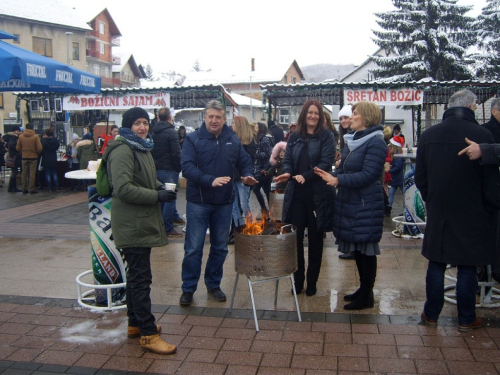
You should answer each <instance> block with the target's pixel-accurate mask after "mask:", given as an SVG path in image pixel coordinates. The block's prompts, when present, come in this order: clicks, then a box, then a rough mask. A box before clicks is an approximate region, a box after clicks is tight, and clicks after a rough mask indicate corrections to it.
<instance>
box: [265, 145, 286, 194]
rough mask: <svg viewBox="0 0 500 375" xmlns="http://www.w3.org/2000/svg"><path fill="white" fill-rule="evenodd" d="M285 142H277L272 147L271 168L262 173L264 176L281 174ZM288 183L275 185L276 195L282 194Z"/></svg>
mask: <svg viewBox="0 0 500 375" xmlns="http://www.w3.org/2000/svg"><path fill="white" fill-rule="evenodd" d="M285 150H286V142H278V143H276V145H275V146H274V147H273V151H272V153H271V158H270V159H269V162H270V163H271V168H269V169H268V170H267V171H262V174H263V175H264V176H269V177H275V176H280V175H282V174H283V159H284V157H285ZM287 184H288V181H285V182H280V183H278V184H277V185H276V191H277V192H278V193H284V192H285V190H286V185H287Z"/></svg>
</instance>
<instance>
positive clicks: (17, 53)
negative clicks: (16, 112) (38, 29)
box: [0, 30, 101, 94]
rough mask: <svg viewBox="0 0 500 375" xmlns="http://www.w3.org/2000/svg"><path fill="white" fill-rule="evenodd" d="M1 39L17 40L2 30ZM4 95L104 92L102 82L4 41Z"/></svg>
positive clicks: (0, 51) (0, 49)
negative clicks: (22, 92)
mask: <svg viewBox="0 0 500 375" xmlns="http://www.w3.org/2000/svg"><path fill="white" fill-rule="evenodd" d="M0 33H1V34H0V39H12V38H14V39H15V36H14V35H12V34H8V33H5V32H3V31H1V30H0ZM0 67H1V68H0V92H2V91H38V92H60V93H77V94H85V93H86V94H98V93H100V92H101V78H100V77H98V76H95V75H93V74H90V73H87V72H84V71H82V70H79V69H76V68H73V67H72V66H69V65H66V64H63V63H60V62H58V61H56V60H53V59H51V58H48V57H45V56H42V55H39V54H37V53H34V52H31V51H28V50H25V49H23V48H20V47H17V46H14V45H12V44H10V43H7V42H4V41H1V40H0Z"/></svg>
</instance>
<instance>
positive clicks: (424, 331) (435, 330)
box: [417, 325, 446, 336]
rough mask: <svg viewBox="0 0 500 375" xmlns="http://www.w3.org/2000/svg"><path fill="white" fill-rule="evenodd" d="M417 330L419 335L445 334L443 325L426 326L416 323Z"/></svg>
mask: <svg viewBox="0 0 500 375" xmlns="http://www.w3.org/2000/svg"><path fill="white" fill-rule="evenodd" d="M417 328H418V332H419V334H420V335H421V336H446V331H445V329H444V327H427V326H424V325H418V326H417Z"/></svg>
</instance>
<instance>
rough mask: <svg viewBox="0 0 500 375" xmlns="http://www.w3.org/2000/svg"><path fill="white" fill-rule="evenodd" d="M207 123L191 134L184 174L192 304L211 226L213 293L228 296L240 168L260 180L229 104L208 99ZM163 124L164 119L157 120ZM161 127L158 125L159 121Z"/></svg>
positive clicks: (187, 294) (187, 287) (185, 288)
mask: <svg viewBox="0 0 500 375" xmlns="http://www.w3.org/2000/svg"><path fill="white" fill-rule="evenodd" d="M204 120H205V121H204V122H203V124H202V125H201V127H200V128H199V129H198V130H197V131H195V132H192V133H190V134H188V135H187V136H186V140H185V141H184V145H183V146H182V159H181V162H182V174H183V176H184V177H186V179H187V189H186V200H187V205H186V215H187V216H186V218H187V223H186V240H185V242H184V260H183V261H182V292H183V293H182V296H181V298H180V301H179V303H180V305H181V306H189V305H190V304H191V302H192V301H193V294H194V292H195V291H196V289H197V287H198V280H199V279H200V274H201V260H202V256H203V245H204V243H205V234H206V231H207V228H209V229H210V253H209V255H208V260H207V264H206V267H205V285H206V287H207V290H208V295H209V296H211V297H212V298H213V299H215V300H216V301H219V302H223V301H225V300H226V295H225V294H224V292H222V290H221V289H220V283H221V280H222V268H223V265H224V261H225V259H226V255H227V252H228V250H227V242H228V237H229V229H230V226H231V212H232V206H233V200H234V197H233V191H234V184H233V177H234V168H237V169H238V170H239V172H240V175H241V176H246V177H241V180H242V181H243V183H244V184H245V185H254V184H255V183H256V182H257V181H256V180H255V179H254V178H253V177H252V174H253V165H252V160H251V159H250V156H249V155H248V154H247V153H246V152H245V150H244V148H243V145H242V144H241V142H240V140H239V139H238V136H237V135H236V134H235V133H234V132H233V131H232V130H231V128H229V126H227V125H226V124H225V122H226V109H225V107H224V106H223V105H222V104H221V103H220V102H218V101H217V100H211V101H209V102H208V103H207V106H206V110H205V116H204ZM156 126H158V125H156ZM155 129H156V127H155Z"/></svg>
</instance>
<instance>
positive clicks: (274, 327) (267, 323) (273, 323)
mask: <svg viewBox="0 0 500 375" xmlns="http://www.w3.org/2000/svg"><path fill="white" fill-rule="evenodd" d="M286 323H287V322H285V321H284V320H259V329H260V330H261V331H265V330H271V331H283V330H284V329H285V326H286ZM246 328H252V329H255V327H254V322H253V320H247V325H246Z"/></svg>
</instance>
